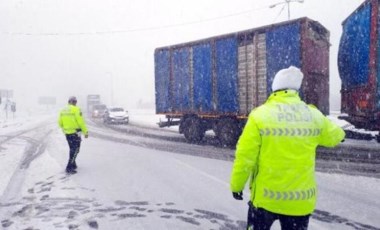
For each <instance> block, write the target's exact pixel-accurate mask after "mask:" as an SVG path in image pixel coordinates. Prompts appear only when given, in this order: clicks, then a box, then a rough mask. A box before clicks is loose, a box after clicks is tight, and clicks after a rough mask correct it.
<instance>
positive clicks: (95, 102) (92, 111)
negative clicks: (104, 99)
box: [87, 94, 107, 118]
mask: <svg viewBox="0 0 380 230" xmlns="http://www.w3.org/2000/svg"><path fill="white" fill-rule="evenodd" d="M106 110H107V106H106V105H104V104H102V103H101V100H100V95H99V94H89V95H87V114H88V116H91V117H92V118H101V117H103V115H104V112H105V111H106Z"/></svg>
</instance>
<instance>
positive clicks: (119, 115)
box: [103, 107, 129, 124]
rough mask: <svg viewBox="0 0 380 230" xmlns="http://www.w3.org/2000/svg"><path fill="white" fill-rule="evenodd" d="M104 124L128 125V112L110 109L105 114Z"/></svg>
mask: <svg viewBox="0 0 380 230" xmlns="http://www.w3.org/2000/svg"><path fill="white" fill-rule="evenodd" d="M103 122H104V123H106V124H111V123H114V124H128V122H129V115H128V111H126V110H124V109H123V108H121V107H110V108H108V109H107V111H106V112H105V113H104V116H103Z"/></svg>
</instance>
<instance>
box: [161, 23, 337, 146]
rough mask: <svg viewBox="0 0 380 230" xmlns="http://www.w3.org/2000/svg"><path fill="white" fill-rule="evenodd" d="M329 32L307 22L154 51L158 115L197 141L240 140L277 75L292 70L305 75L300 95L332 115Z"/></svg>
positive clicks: (227, 142)
mask: <svg viewBox="0 0 380 230" xmlns="http://www.w3.org/2000/svg"><path fill="white" fill-rule="evenodd" d="M329 38H330V33H329V31H328V30H327V29H326V28H325V27H324V26H323V25H321V24H320V23H319V22H317V21H314V20H311V19H309V18H307V17H303V18H299V19H295V20H290V21H286V22H282V23H277V24H272V25H268V26H263V27H258V28H253V29H248V30H244V31H238V32H234V33H228V34H223V35H219V36H213V37H209V38H205V39H201V40H197V41H191V42H186V43H182V44H175V45H170V46H165V47H159V48H156V49H155V51H154V64H155V70H154V71H155V103H156V104H155V105H156V114H159V115H165V121H160V122H159V126H160V127H168V126H174V125H176V126H179V133H183V134H184V136H185V138H186V139H187V140H188V141H189V142H192V143H196V142H200V141H202V139H203V137H204V135H205V132H206V131H208V130H212V131H213V132H214V134H215V136H216V137H217V138H218V139H219V141H220V143H221V144H222V145H224V146H232V145H235V144H236V142H237V139H238V137H239V136H240V134H241V132H242V128H243V127H244V125H245V123H246V120H247V118H248V115H249V113H250V111H251V110H252V109H253V108H255V107H258V106H260V105H261V104H263V103H264V102H265V101H266V99H267V97H268V96H269V95H270V93H271V84H272V81H273V78H274V75H275V74H276V73H277V72H278V71H279V70H281V69H283V68H288V67H289V66H291V65H293V66H296V67H298V68H300V69H301V70H302V72H303V73H304V80H303V84H302V86H301V89H300V96H301V97H302V98H303V100H305V101H306V102H307V103H310V104H314V105H315V106H317V107H318V108H319V109H320V110H321V111H322V112H323V113H324V114H328V113H329V47H330V43H329Z"/></svg>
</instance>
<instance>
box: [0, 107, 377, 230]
mask: <svg viewBox="0 0 380 230" xmlns="http://www.w3.org/2000/svg"><path fill="white" fill-rule="evenodd" d="M130 119H131V125H133V124H140V125H145V126H147V127H157V126H156V124H155V123H156V122H158V119H159V118H158V117H157V116H156V115H154V113H153V111H149V112H147V111H141V110H140V111H139V110H134V111H130ZM89 126H90V138H89V139H85V140H84V141H83V144H82V149H81V153H80V155H79V157H78V165H79V169H78V171H79V173H78V174H75V175H72V176H67V175H66V174H65V173H64V172H63V169H64V167H65V164H66V161H67V152H68V149H67V144H66V141H65V139H64V137H63V135H62V133H61V131H60V130H59V129H58V127H57V126H56V114H53V115H44V114H32V115H28V116H18V117H16V118H14V119H13V118H12V119H8V120H6V121H5V120H4V119H3V120H0V168H1V171H0V194H1V196H0V221H1V226H2V228H3V229H243V225H244V221H245V218H246V208H247V205H246V202H247V201H248V196H249V191H248V190H246V191H245V192H244V197H245V201H243V202H239V201H235V200H234V199H233V198H232V196H231V193H230V191H229V175H230V170H231V166H232V162H229V161H222V160H215V159H207V158H200V157H195V156H188V155H183V154H176V153H170V152H165V151H159V150H155V149H151V148H146V147H144V145H143V142H141V143H140V142H139V143H140V144H139V145H130V144H128V143H120V142H115V141H112V140H105V139H99V138H95V137H91V130H93V132H101V131H102V132H104V133H105V134H107V135H110V136H115V135H120V134H118V133H117V132H116V131H113V130H102V129H101V128H99V127H96V126H94V125H93V124H92V123H91V122H89ZM169 130H171V129H169ZM175 130H176V129H173V132H175ZM121 138H125V139H126V140H128V141H136V142H138V141H139V140H138V138H136V137H133V136H128V135H124V136H122V137H121ZM139 138H141V137H139ZM183 148H191V146H190V145H183ZM317 180H318V183H319V194H318V197H319V199H318V202H317V210H316V212H315V213H314V215H313V218H312V219H311V222H310V227H309V229H312V230H320V229H322V230H323V229H326V230H327V229H338V230H345V229H380V220H379V218H378V217H379V216H380V208H379V207H380V199H379V198H380V195H379V194H380V180H379V179H375V178H368V177H361V176H348V175H341V174H339V175H338V174H328V173H320V172H319V173H317ZM273 229H280V228H279V225H278V223H276V224H275V226H274V227H273Z"/></svg>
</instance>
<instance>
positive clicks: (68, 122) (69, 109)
mask: <svg viewBox="0 0 380 230" xmlns="http://www.w3.org/2000/svg"><path fill="white" fill-rule="evenodd" d="M76 104H77V99H76V97H70V98H69V101H68V105H67V106H66V107H65V108H63V109H62V110H61V112H60V114H59V119H58V124H59V127H61V129H62V131H63V133H64V134H65V136H66V140H67V143H68V144H69V148H70V152H69V161H68V163H67V166H66V172H67V173H70V174H72V173H76V169H77V164H76V161H75V160H76V157H77V155H78V153H79V149H80V143H81V133H83V134H84V137H85V138H87V137H88V130H87V127H86V123H85V121H84V119H83V116H82V112H81V110H80V108H79V107H78V106H76Z"/></svg>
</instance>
